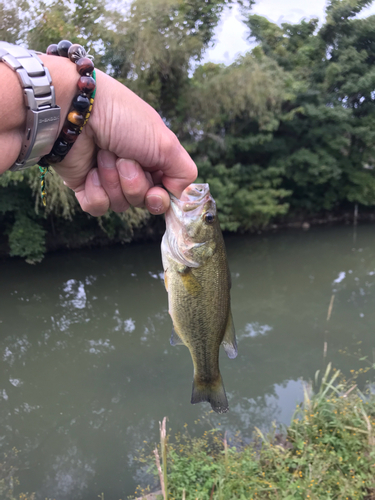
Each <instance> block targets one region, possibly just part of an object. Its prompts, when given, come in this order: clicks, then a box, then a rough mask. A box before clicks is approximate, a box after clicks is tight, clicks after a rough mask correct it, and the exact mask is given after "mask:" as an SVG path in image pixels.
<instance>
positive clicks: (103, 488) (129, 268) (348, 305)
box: [0, 225, 375, 500]
mask: <svg viewBox="0 0 375 500" xmlns="http://www.w3.org/2000/svg"><path fill="white" fill-rule="evenodd" d="M226 241H227V249H228V255H229V261H230V267H231V272H232V282H233V286H232V304H233V316H234V322H235V325H236V330H237V335H238V340H239V355H238V358H237V359H236V360H229V359H228V358H226V356H225V354H224V353H222V356H221V361H220V363H221V370H222V374H223V379H224V383H225V387H226V390H227V394H228V399H229V403H230V408H231V411H230V413H228V414H226V415H222V416H219V415H216V414H210V417H209V418H210V421H211V423H212V424H213V425H221V427H222V428H224V429H227V430H228V431H230V432H235V431H236V430H240V431H241V433H242V435H243V436H249V437H250V436H251V433H252V430H253V427H254V425H256V426H258V427H261V428H267V426H269V425H271V423H272V421H274V420H276V421H278V422H283V423H288V422H289V420H290V418H291V415H292V413H293V410H294V408H295V404H296V402H299V401H301V400H302V381H301V380H302V379H303V380H309V379H310V378H312V377H313V376H314V374H315V371H316V370H317V369H319V368H320V369H321V368H324V367H325V366H326V364H327V362H328V361H332V363H333V365H334V366H335V367H337V368H341V369H343V370H344V371H346V372H349V370H350V369H353V368H358V367H360V366H364V364H363V362H360V361H359V360H358V358H359V357H360V356H361V354H359V355H357V356H355V357H353V356H348V355H347V354H342V353H340V352H339V351H340V350H345V349H346V350H347V351H349V352H350V353H351V354H353V353H354V352H358V350H359V349H361V352H362V355H368V356H369V358H370V359H371V360H372V356H373V352H374V350H375V335H374V325H375V308H374V294H375V288H374V284H375V227H374V226H371V225H368V226H360V227H359V228H358V229H357V236H356V240H353V228H351V227H331V228H318V229H312V230H310V231H308V232H300V231H293V232H282V233H278V234H266V235H259V236H256V237H254V236H230V237H228V238H226ZM0 276H1V279H0V333H1V335H0V360H1V365H0V452H4V451H9V450H10V449H11V448H12V447H16V448H17V449H18V450H19V455H18V466H19V472H18V477H19V480H20V485H19V487H18V491H24V492H26V491H29V492H31V491H35V492H36V493H37V499H38V500H44V499H45V498H55V499H56V500H78V499H79V500H93V499H95V498H97V497H98V495H99V494H100V493H101V492H104V494H105V500H119V499H124V498H126V496H127V495H129V494H132V493H134V490H135V487H136V485H137V484H139V483H140V482H142V481H144V471H143V470H142V468H141V467H140V466H139V464H138V463H137V462H135V461H134V457H135V455H136V454H137V451H136V450H137V449H139V448H141V447H142V446H144V441H147V442H148V443H154V442H156V441H157V439H158V421H159V420H161V419H162V418H163V417H164V416H165V415H167V416H168V417H169V425H170V426H171V427H172V430H173V431H176V432H177V431H179V430H182V429H183V425H184V423H187V424H188V425H189V427H188V428H189V429H191V432H192V433H193V434H194V433H198V434H199V433H200V432H202V429H203V428H204V426H202V427H199V425H198V426H196V425H194V421H195V420H197V419H202V417H203V415H204V413H205V412H206V411H207V410H208V409H209V406H207V405H195V406H193V405H190V396H191V381H192V363H191V359H190V355H189V353H188V351H187V349H186V348H184V347H183V346H177V347H172V346H170V344H169V337H170V332H171V321H170V319H169V316H168V313H167V295H166V292H165V290H164V285H163V281H162V266H161V259H160V251H159V245H156V244H144V245H134V246H129V247H112V248H107V249H95V250H85V251H80V252H71V253H59V254H54V255H50V256H48V257H47V258H46V259H45V260H44V262H43V264H42V265H39V266H29V265H27V264H25V263H23V262H22V261H19V260H5V261H2V262H0ZM333 294H334V295H335V299H334V304H333V310H332V316H331V319H330V321H329V322H327V310H328V306H329V303H330V300H331V296H332V295H333ZM325 343H326V348H327V355H326V357H325V358H324V356H323V354H324V344H325ZM204 425H206V424H204Z"/></svg>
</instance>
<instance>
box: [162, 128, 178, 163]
mask: <svg viewBox="0 0 375 500" xmlns="http://www.w3.org/2000/svg"><path fill="white" fill-rule="evenodd" d="M180 147H181V144H180V141H179V140H178V139H177V136H176V134H174V133H173V132H172V131H171V130H169V129H168V128H166V127H165V131H164V133H163V134H162V136H161V140H160V152H161V154H162V155H163V156H165V157H168V156H170V155H171V154H173V153H174V152H175V151H176V150H177V149H178V148H180Z"/></svg>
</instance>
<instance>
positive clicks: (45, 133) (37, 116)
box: [0, 41, 60, 171]
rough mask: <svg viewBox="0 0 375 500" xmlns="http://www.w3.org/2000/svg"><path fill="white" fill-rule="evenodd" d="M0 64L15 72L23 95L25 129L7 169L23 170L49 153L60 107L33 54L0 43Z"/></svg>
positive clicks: (57, 127)
mask: <svg viewBox="0 0 375 500" xmlns="http://www.w3.org/2000/svg"><path fill="white" fill-rule="evenodd" d="M0 61H2V62H4V63H5V64H6V65H7V66H9V67H10V68H11V69H12V70H13V71H15V72H16V73H17V75H18V78H19V80H20V82H21V86H22V88H23V92H24V101H25V105H26V107H27V118H26V130H25V135H24V138H23V143H22V148H21V151H20V154H19V156H18V158H17V160H16V162H15V163H14V164H13V165H12V166H11V167H10V170H12V171H17V170H23V169H25V168H27V167H31V166H32V165H35V164H36V163H37V162H38V161H39V160H40V158H41V157H42V156H44V155H47V154H48V153H49V152H50V151H51V149H52V147H53V144H54V142H55V140H56V137H57V135H58V132H59V124H60V108H59V106H56V101H55V89H54V87H53V85H52V80H51V76H50V74H49V71H48V69H47V68H45V67H44V65H43V63H42V61H41V60H40V59H39V57H38V56H37V54H36V53H35V52H33V51H31V50H27V49H24V48H23V47H19V46H18V45H12V44H10V43H7V42H1V41H0Z"/></svg>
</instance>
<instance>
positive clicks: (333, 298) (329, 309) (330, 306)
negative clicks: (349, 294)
mask: <svg viewBox="0 0 375 500" xmlns="http://www.w3.org/2000/svg"><path fill="white" fill-rule="evenodd" d="M334 300H335V295H334V294H333V295H332V297H331V301H330V303H329V306H328V314H327V321H329V320H330V318H331V314H332V309H333V301H334ZM326 333H328V332H326ZM327 350H328V342H327V340H325V341H324V346H323V358H325V357H326V356H327Z"/></svg>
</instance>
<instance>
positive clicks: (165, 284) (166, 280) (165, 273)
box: [164, 270, 168, 292]
mask: <svg viewBox="0 0 375 500" xmlns="http://www.w3.org/2000/svg"><path fill="white" fill-rule="evenodd" d="M164 286H165V289H166V290H167V292H168V278H167V270H165V271H164Z"/></svg>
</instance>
